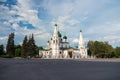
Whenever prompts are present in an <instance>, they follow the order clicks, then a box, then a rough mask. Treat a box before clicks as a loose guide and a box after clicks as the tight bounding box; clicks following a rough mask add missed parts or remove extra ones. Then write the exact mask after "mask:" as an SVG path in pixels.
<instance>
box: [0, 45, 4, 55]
mask: <svg viewBox="0 0 120 80" xmlns="http://www.w3.org/2000/svg"><path fill="white" fill-rule="evenodd" d="M4 54H5V51H4V46H3V45H0V56H2V55H4Z"/></svg>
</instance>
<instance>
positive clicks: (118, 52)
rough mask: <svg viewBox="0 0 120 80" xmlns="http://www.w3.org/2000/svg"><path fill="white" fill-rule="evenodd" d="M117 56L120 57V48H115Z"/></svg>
mask: <svg viewBox="0 0 120 80" xmlns="http://www.w3.org/2000/svg"><path fill="white" fill-rule="evenodd" d="M115 56H116V57H120V47H116V48H115Z"/></svg>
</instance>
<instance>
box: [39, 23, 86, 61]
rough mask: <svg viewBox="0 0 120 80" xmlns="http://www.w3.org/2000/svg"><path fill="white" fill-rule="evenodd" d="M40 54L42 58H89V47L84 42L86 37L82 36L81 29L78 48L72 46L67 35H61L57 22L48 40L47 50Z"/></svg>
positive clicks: (41, 51)
mask: <svg viewBox="0 0 120 80" xmlns="http://www.w3.org/2000/svg"><path fill="white" fill-rule="evenodd" d="M39 56H40V57H42V58H51V59H62V58H63V59H64V58H73V59H78V58H87V57H88V54H87V48H86V47H85V44H84V39H83V36H82V31H81V30H80V39H79V44H78V48H76V49H74V48H71V47H70V45H69V42H68V41H67V36H66V35H65V36H63V37H62V35H61V33H60V31H59V30H58V26H57V24H55V28H54V32H53V35H52V38H51V40H50V41H48V42H47V47H46V49H45V50H40V51H39Z"/></svg>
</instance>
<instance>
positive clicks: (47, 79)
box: [0, 59, 120, 80]
mask: <svg viewBox="0 0 120 80" xmlns="http://www.w3.org/2000/svg"><path fill="white" fill-rule="evenodd" d="M0 80H120V62H97V61H95V62H94V61H78V60H60V59H59V60H54V59H53V60H48V59H45V60H43V59H31V60H27V59H0Z"/></svg>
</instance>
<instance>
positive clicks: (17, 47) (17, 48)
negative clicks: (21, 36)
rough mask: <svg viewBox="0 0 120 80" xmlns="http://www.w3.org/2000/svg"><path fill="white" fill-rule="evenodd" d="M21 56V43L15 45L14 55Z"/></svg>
mask: <svg viewBox="0 0 120 80" xmlns="http://www.w3.org/2000/svg"><path fill="white" fill-rule="evenodd" d="M20 56H21V45H15V57H20Z"/></svg>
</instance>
